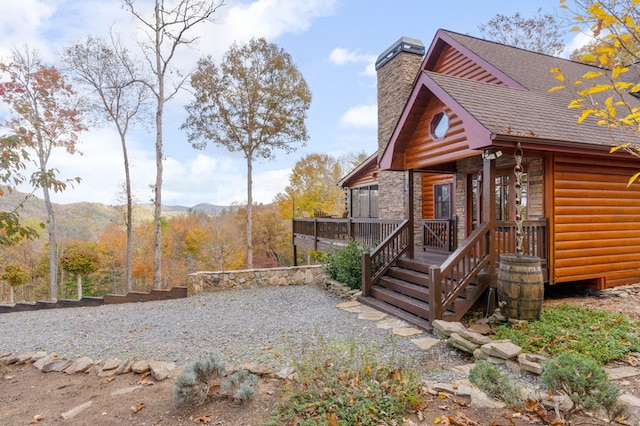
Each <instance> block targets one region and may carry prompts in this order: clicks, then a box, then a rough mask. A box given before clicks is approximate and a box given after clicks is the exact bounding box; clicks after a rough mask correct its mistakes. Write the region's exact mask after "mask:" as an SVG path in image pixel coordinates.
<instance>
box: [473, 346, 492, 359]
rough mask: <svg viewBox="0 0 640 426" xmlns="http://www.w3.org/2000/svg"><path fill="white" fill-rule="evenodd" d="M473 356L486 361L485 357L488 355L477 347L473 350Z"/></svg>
mask: <svg viewBox="0 0 640 426" xmlns="http://www.w3.org/2000/svg"><path fill="white" fill-rule="evenodd" d="M473 357H474V358H475V359H481V360H483V361H486V360H487V358H489V355H487V354H486V353H484V352H483V351H482V349H480V348H478V349H476V350H475V351H473Z"/></svg>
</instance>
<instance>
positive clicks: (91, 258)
mask: <svg viewBox="0 0 640 426" xmlns="http://www.w3.org/2000/svg"><path fill="white" fill-rule="evenodd" d="M60 265H61V266H62V269H64V270H65V271H66V272H69V273H70V274H73V275H74V276H75V277H76V279H77V284H78V300H80V299H82V277H83V276H87V275H89V274H90V273H92V272H95V271H97V270H98V265H99V258H98V252H97V251H96V247H95V244H87V243H79V242H76V243H74V244H70V245H69V247H67V249H66V250H65V251H64V254H63V255H62V256H61V257H60Z"/></svg>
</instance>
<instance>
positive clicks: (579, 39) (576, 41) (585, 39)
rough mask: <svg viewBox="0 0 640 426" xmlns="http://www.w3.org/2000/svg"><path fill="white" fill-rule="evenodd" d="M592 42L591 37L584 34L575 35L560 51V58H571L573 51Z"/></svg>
mask: <svg viewBox="0 0 640 426" xmlns="http://www.w3.org/2000/svg"><path fill="white" fill-rule="evenodd" d="M592 40H593V35H591V34H585V33H582V32H580V33H577V34H576V35H575V36H574V37H573V39H571V41H570V42H569V44H567V45H566V46H565V47H564V50H563V51H562V57H563V58H568V57H569V56H571V54H572V53H573V51H574V50H576V49H579V48H581V47H582V46H584V45H586V44H588V43H589V42H591V41H592Z"/></svg>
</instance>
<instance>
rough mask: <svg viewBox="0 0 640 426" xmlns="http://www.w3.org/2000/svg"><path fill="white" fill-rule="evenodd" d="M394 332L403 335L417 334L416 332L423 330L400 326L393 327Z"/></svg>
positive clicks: (420, 332) (419, 332)
mask: <svg viewBox="0 0 640 426" xmlns="http://www.w3.org/2000/svg"><path fill="white" fill-rule="evenodd" d="M393 334H395V335H396V336H401V337H409V336H415V335H416V334H422V330H420V329H419V328H415V327H399V328H394V329H393Z"/></svg>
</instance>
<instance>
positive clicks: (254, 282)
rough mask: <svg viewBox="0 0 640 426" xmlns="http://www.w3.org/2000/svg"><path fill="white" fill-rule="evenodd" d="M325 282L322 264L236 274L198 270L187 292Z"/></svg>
mask: <svg viewBox="0 0 640 426" xmlns="http://www.w3.org/2000/svg"><path fill="white" fill-rule="evenodd" d="M325 279H326V276H325V273H324V269H323V267H322V266H321V265H311V266H293V267H283V268H268V269H243V270H238V271H215V272H210V271H201V272H196V273H193V274H189V275H188V277H187V293H188V295H189V296H191V295H193V294H196V293H200V292H202V291H218V290H229V289H246V288H255V287H269V286H281V285H282V286H284V285H301V284H324V282H325Z"/></svg>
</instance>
